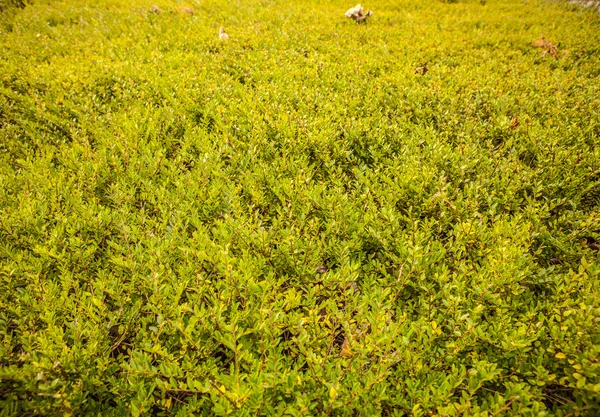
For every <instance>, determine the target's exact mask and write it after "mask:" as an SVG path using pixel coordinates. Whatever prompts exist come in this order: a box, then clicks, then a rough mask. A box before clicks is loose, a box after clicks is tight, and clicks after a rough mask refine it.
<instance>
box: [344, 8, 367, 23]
mask: <svg viewBox="0 0 600 417" xmlns="http://www.w3.org/2000/svg"><path fill="white" fill-rule="evenodd" d="M371 15H373V12H372V11H371V10H369V11H368V12H366V13H365V9H363V7H362V6H361V5H360V4H357V5H356V6H354V7H352V8H351V9H348V11H346V13H344V16H346V17H348V18H350V19H353V20H354V21H355V22H356V23H366V22H367V17H369V16H371Z"/></svg>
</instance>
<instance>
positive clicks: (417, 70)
mask: <svg viewBox="0 0 600 417" xmlns="http://www.w3.org/2000/svg"><path fill="white" fill-rule="evenodd" d="M427 71H429V69H428V68H427V62H426V63H424V64H421V65H419V66H418V67H417V68H415V74H421V75H425V74H427Z"/></svg>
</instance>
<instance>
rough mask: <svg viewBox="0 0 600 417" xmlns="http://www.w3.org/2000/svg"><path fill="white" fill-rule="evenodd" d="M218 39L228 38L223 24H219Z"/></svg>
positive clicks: (224, 39)
mask: <svg viewBox="0 0 600 417" xmlns="http://www.w3.org/2000/svg"><path fill="white" fill-rule="evenodd" d="M219 39H220V40H222V41H226V40H227V39H229V35H228V34H227V33H225V29H224V28H223V26H221V28H220V29H219Z"/></svg>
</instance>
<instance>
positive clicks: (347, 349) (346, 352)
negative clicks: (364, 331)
mask: <svg viewBox="0 0 600 417" xmlns="http://www.w3.org/2000/svg"><path fill="white" fill-rule="evenodd" d="M351 354H352V350H351V349H350V340H348V338H347V337H346V338H344V343H342V356H346V357H348V356H350V355H351Z"/></svg>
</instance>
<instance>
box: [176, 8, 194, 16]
mask: <svg viewBox="0 0 600 417" xmlns="http://www.w3.org/2000/svg"><path fill="white" fill-rule="evenodd" d="M176 11H177V13H179V14H187V15H189V16H193V15H194V8H193V7H191V6H181V7H178V8H177V10H176Z"/></svg>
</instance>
